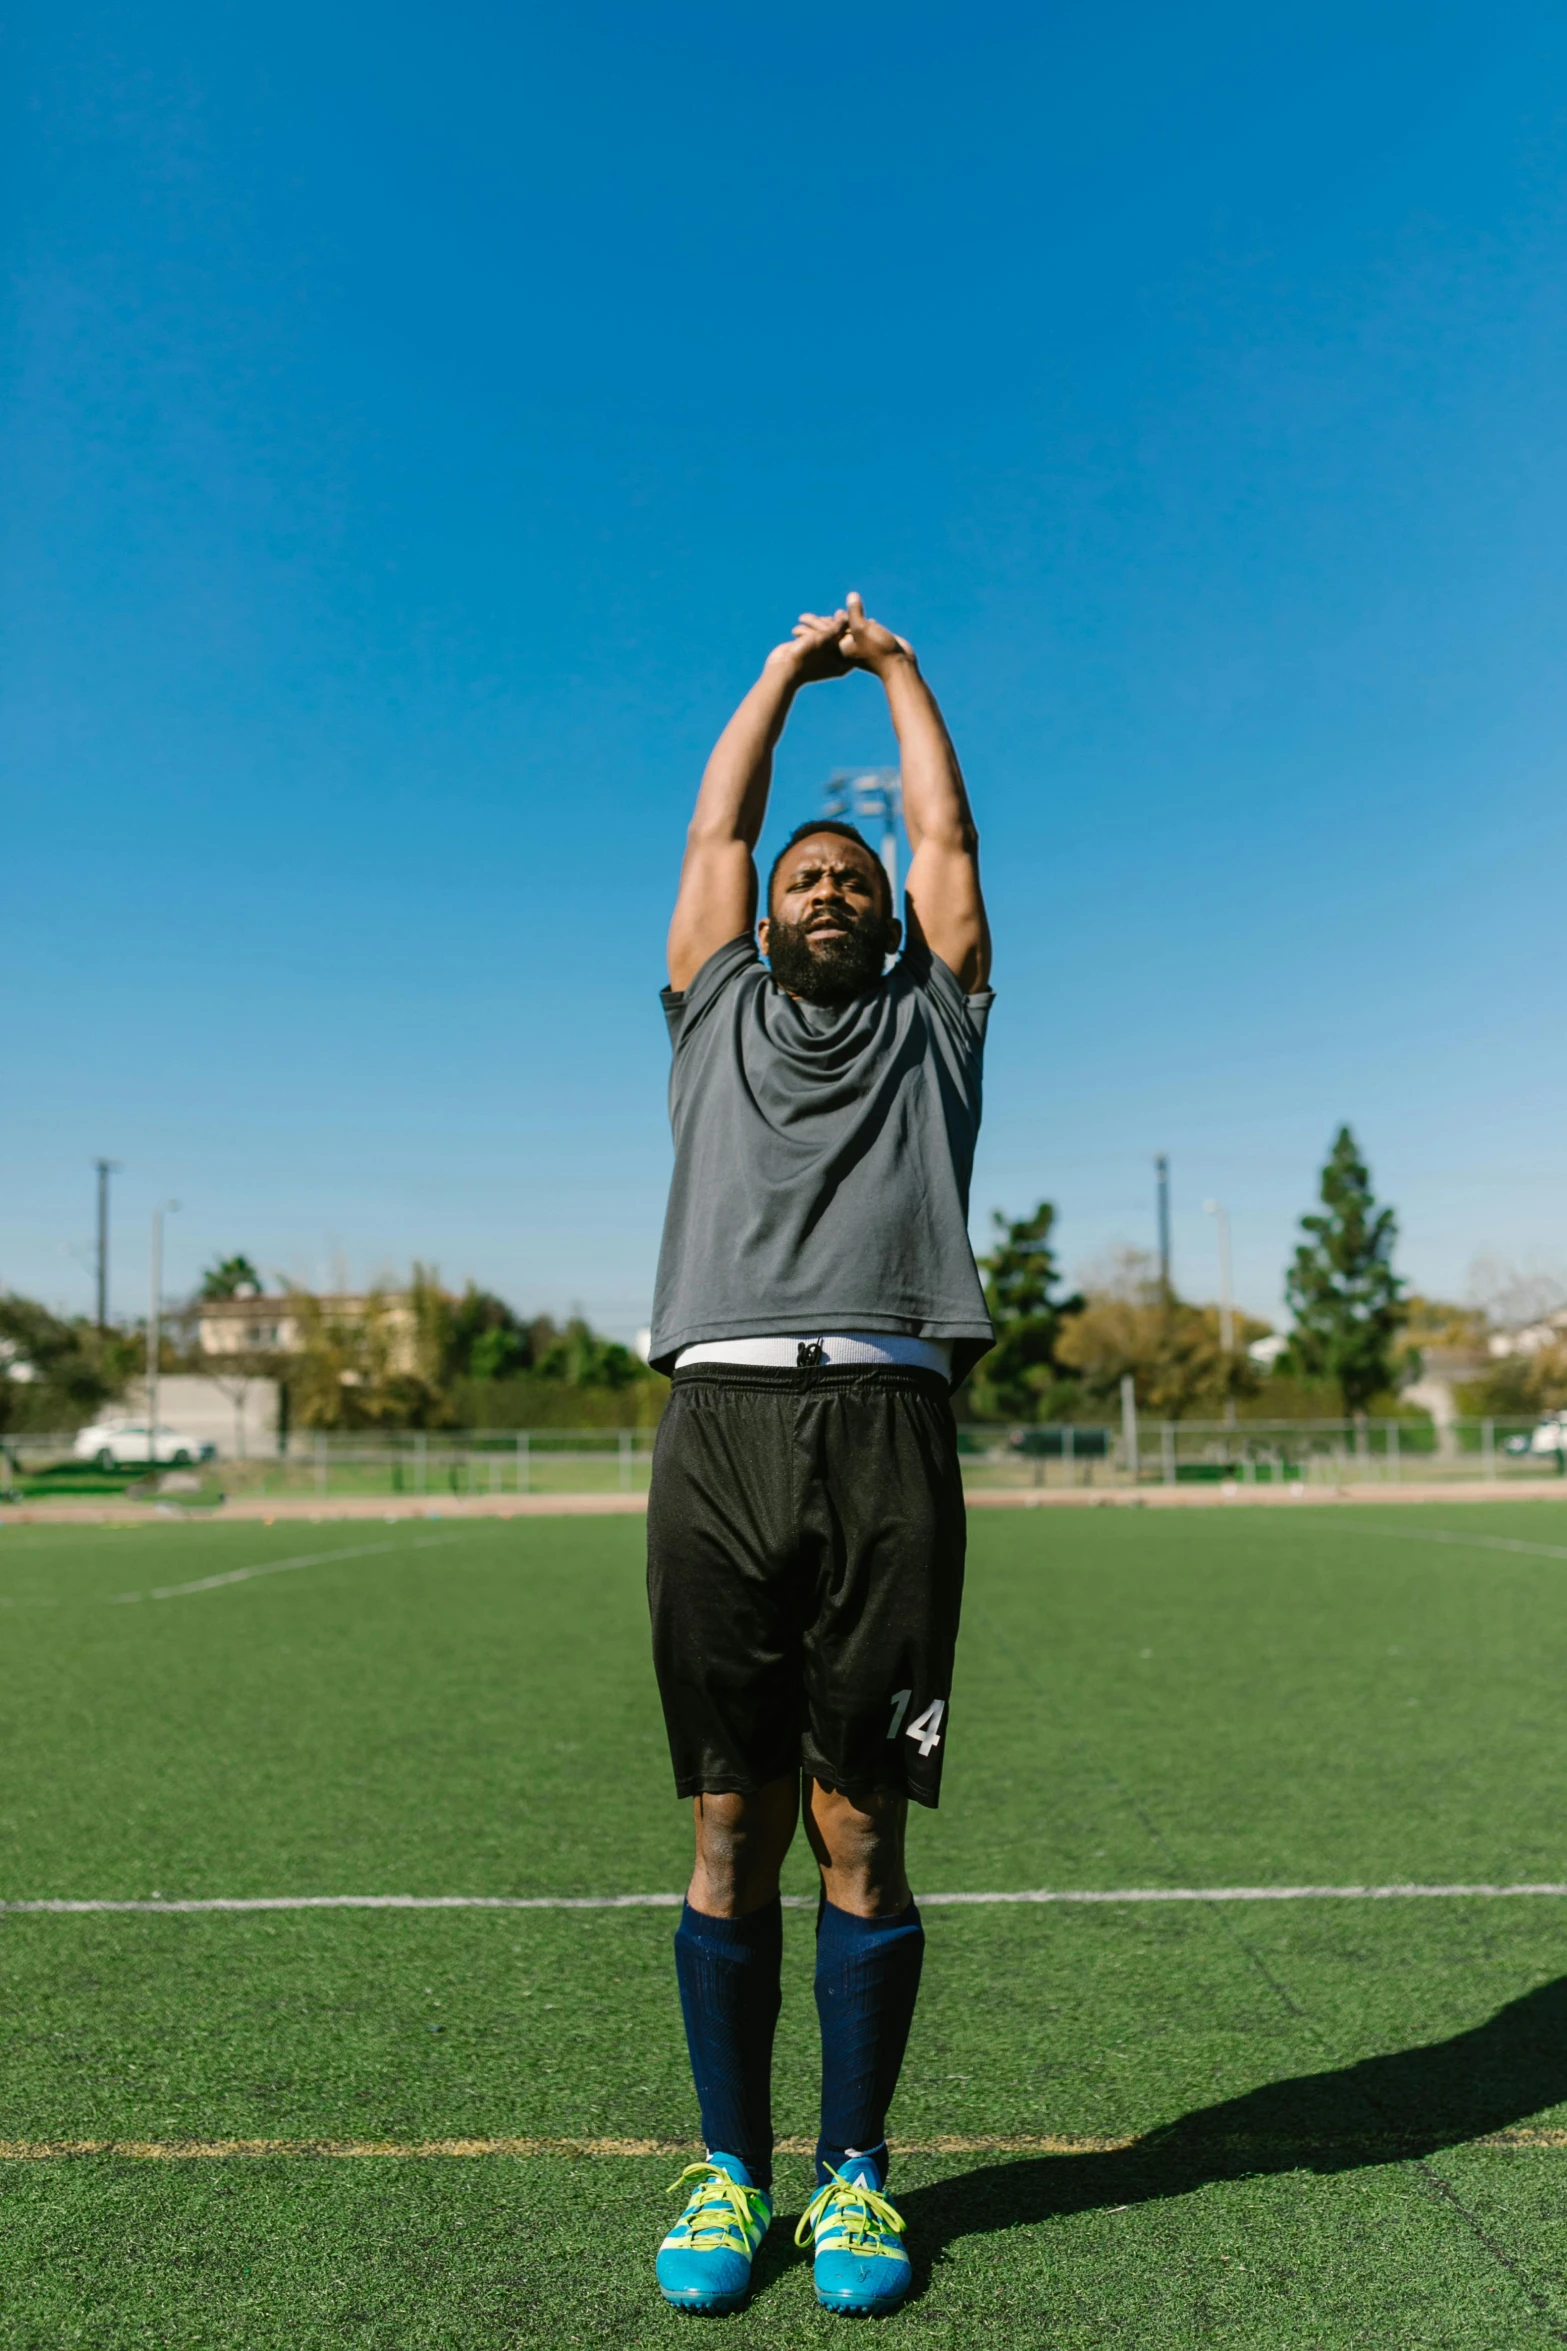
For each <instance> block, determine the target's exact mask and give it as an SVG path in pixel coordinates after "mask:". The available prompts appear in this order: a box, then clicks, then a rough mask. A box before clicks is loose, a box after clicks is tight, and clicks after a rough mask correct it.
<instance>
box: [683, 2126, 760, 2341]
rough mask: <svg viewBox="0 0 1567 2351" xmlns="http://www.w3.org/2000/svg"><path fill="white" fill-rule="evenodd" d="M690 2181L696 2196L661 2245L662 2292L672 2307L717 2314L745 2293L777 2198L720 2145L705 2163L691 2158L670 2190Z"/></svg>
mask: <svg viewBox="0 0 1567 2351" xmlns="http://www.w3.org/2000/svg"><path fill="white" fill-rule="evenodd" d="M687 2180H695V2181H696V2186H695V2187H694V2188H693V2189H692V2191H691V2200H690V2202H689V2203H688V2204H687V2206H686V2208H685V2210H684V2212H682V2214H681V2215H680V2218H679V2219H678V2220H677V2221H676V2223H675V2225H674V2227H673V2228H672V2229H671V2230H670V2232H669V2234H668V2236H667V2237H666V2238H665V2239H664V2242H663V2243H662V2245H660V2247H659V2249H658V2283H659V2291H660V2292H661V2293H662V2295H663V2297H664V2300H665V2301H666V2302H667V2303H669V2305H670V2306H671V2308H672V2309H675V2310H694V2311H697V2312H700V2313H701V2314H702V2315H703V2316H705V2317H710V2318H718V2317H721V2316H722V2314H723V2313H724V2312H725V2311H726V2310H738V2309H739V2307H740V2305H741V2303H742V2302H743V2301H744V2300H745V2298H746V2294H747V2292H748V2291H749V2289H750V2284H751V2262H752V2258H753V2256H754V2255H755V2252H756V2248H757V2246H758V2245H759V2244H760V2243H761V2241H762V2239H763V2238H764V2237H765V2236H766V2234H767V2229H768V2223H769V2222H770V2221H771V2219H772V2217H773V2207H772V2200H771V2198H770V2197H769V2196H768V2194H767V2192H766V2190H765V2189H764V2188H753V2187H752V2185H751V2175H750V2173H749V2172H748V2171H747V2170H746V2168H745V2165H744V2164H743V2163H742V2162H741V2161H740V2158H739V2156H738V2155H720V2154H719V2153H718V2152H717V2151H716V2150H715V2151H714V2153H713V2154H712V2155H710V2156H709V2157H708V2159H707V2161H706V2162H705V2163H688V2164H687V2165H686V2168H685V2170H684V2171H683V2172H682V2173H681V2174H680V2177H679V2179H677V2180H673V2181H671V2183H670V2187H671V2191H673V2190H674V2189H675V2188H683V2187H684V2186H685V2184H686V2182H687Z"/></svg>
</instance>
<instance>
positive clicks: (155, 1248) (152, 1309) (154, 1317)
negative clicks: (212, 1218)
mask: <svg viewBox="0 0 1567 2351" xmlns="http://www.w3.org/2000/svg"><path fill="white" fill-rule="evenodd" d="M178 1208H179V1202H178V1201H177V1200H164V1201H162V1202H160V1204H159V1205H158V1206H157V1207H156V1208H155V1209H154V1210H153V1212H152V1281H151V1286H150V1292H149V1296H148V1300H147V1467H148V1468H149V1469H156V1468H157V1466H158V1340H159V1337H160V1331H159V1320H158V1318H159V1313H160V1311H161V1302H162V1297H163V1219H164V1214H165V1212H168V1213H169V1214H173V1213H175V1212H176V1211H177V1210H178Z"/></svg>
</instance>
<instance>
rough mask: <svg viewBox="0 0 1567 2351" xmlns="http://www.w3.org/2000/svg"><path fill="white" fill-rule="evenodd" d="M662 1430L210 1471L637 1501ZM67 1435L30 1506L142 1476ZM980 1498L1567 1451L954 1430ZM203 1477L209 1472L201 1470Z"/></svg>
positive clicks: (1246, 1428)
mask: <svg viewBox="0 0 1567 2351" xmlns="http://www.w3.org/2000/svg"><path fill="white" fill-rule="evenodd" d="M655 1434H656V1432H655V1431H654V1430H652V1429H640V1428H636V1429H631V1428H627V1429H603V1428H596V1429H554V1428H548V1429H395V1430H392V1429H356V1430H348V1431H341V1430H325V1429H319V1430H318V1429H296V1430H295V1431H293V1432H292V1433H291V1434H290V1436H289V1437H288V1438H287V1439H286V1440H285V1441H284V1443H283V1444H282V1446H281V1447H279V1448H277V1449H275V1450H271V1451H268V1452H266V1453H265V1454H258V1455H252V1456H251V1457H250V1458H248V1459H240V1458H235V1457H233V1456H227V1457H225V1458H224V1459H222V1460H220V1461H216V1462H214V1463H212V1464H211V1465H210V1468H209V1469H208V1470H206V1471H204V1472H203V1474H204V1475H206V1476H207V1477H208V1478H209V1479H216V1481H217V1482H218V1483H219V1484H221V1486H222V1487H223V1489H224V1491H225V1492H226V1493H230V1494H249V1495H262V1496H264V1495H268V1494H277V1495H283V1494H311V1493H314V1494H320V1495H332V1494H336V1495H349V1494H361V1495H367V1496H368V1495H386V1496H395V1495H413V1496H420V1495H422V1496H425V1497H428V1498H430V1499H432V1500H433V1499H435V1498H437V1497H439V1496H441V1495H445V1494H457V1495H462V1494H495V1495H500V1494H549V1493H572V1492H577V1493H581V1492H616V1491H618V1492H621V1493H634V1492H641V1491H643V1490H644V1489H645V1487H646V1485H647V1480H648V1473H649V1469H650V1466H651V1462H652V1457H653V1442H654V1437H655ZM74 1443H75V1432H74V1431H71V1430H64V1431H61V1430H53V1431H50V1430H45V1431H38V1432H35V1431H19V1432H16V1433H14V1434H0V1455H3V1456H4V1457H5V1458H4V1460H3V1461H0V1473H3V1474H0V1485H9V1487H10V1489H11V1490H13V1491H16V1490H23V1491H25V1492H26V1493H27V1495H28V1496H29V1498H44V1497H46V1496H47V1495H49V1494H52V1493H53V1494H59V1495H61V1496H62V1497H64V1496H66V1495H68V1494H73V1493H74V1494H76V1495H81V1494H83V1493H89V1492H95V1491H97V1492H110V1491H116V1490H121V1489H123V1487H124V1486H125V1485H126V1484H127V1483H134V1482H137V1481H139V1480H141V1479H142V1478H144V1477H145V1476H146V1475H147V1472H146V1469H145V1466H144V1465H138V1464H128V1465H124V1466H122V1467H121V1468H120V1469H118V1470H113V1471H111V1470H108V1469H100V1468H99V1467H97V1465H96V1464H95V1463H93V1462H92V1461H78V1460H76V1459H75V1457H74ZM958 1447H959V1452H960V1455H961V1458H962V1463H963V1473H964V1479H965V1483H966V1484H967V1485H969V1486H970V1487H971V1488H973V1489H976V1490H982V1489H985V1488H1004V1487H1038V1488H1045V1487H1057V1486H1095V1485H1098V1486H1104V1487H1107V1488H1110V1487H1131V1486H1145V1485H1169V1486H1174V1485H1188V1484H1224V1483H1227V1482H1231V1481H1233V1482H1234V1483H1235V1484H1237V1485H1247V1486H1252V1485H1302V1484H1304V1485H1343V1484H1346V1483H1356V1482H1364V1481H1367V1480H1369V1481H1373V1482H1376V1483H1382V1484H1389V1485H1399V1484H1412V1483H1416V1482H1419V1483H1430V1482H1432V1481H1433V1480H1435V1481H1439V1482H1440V1481H1446V1480H1453V1481H1459V1480H1464V1479H1497V1480H1510V1479H1518V1478H1526V1477H1541V1476H1551V1475H1561V1476H1563V1477H1567V1451H1564V1450H1559V1449H1557V1448H1555V1447H1554V1446H1551V1447H1546V1448H1544V1449H1542V1437H1541V1434H1540V1428H1539V1424H1538V1423H1537V1422H1536V1421H1535V1420H1533V1419H1516V1420H1508V1419H1485V1420H1463V1421H1457V1422H1453V1423H1450V1424H1448V1425H1447V1426H1445V1427H1441V1428H1439V1427H1437V1426H1436V1425H1435V1424H1434V1423H1433V1422H1430V1421H1425V1420H1420V1421H1415V1420H1392V1419H1387V1420H1382V1419H1366V1420H1361V1421H1355V1420H1316V1421H1298V1420H1297V1421H1260V1420H1247V1421H1238V1422H1235V1423H1228V1422H1223V1421H1197V1420H1149V1419H1147V1418H1145V1417H1143V1416H1141V1415H1139V1416H1138V1418H1137V1420H1136V1421H1135V1422H1134V1423H1129V1424H1123V1425H1122V1426H1121V1427H1119V1428H1116V1427H1111V1426H1107V1425H1098V1426H1094V1425H1084V1424H1081V1423H1076V1422H1066V1421H1055V1422H1046V1423H1036V1424H1032V1425H1012V1426H1001V1425H997V1424H992V1423H987V1422H980V1421H963V1422H960V1423H959V1425H958ZM198 1466H199V1465H198Z"/></svg>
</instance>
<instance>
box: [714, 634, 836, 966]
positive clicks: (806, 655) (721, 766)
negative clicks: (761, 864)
mask: <svg viewBox="0 0 1567 2351" xmlns="http://www.w3.org/2000/svg"><path fill="white" fill-rule="evenodd" d="M847 619H848V615H847V613H846V612H829V613H818V612H802V613H801V615H800V617H799V619H798V621H797V622H796V623H795V627H794V634H793V636H792V637H791V638H790V641H789V643H788V644H787V645H775V646H774V648H773V650H772V652H771V653H769V654H768V656H767V659H766V661H765V662H764V663H763V665H762V674H761V676H760V677H759V678H758V679H757V681H756V683H755V685H754V686H753V687H752V688H751V691H750V692H749V694H747V696H746V698H745V700H744V701H743V702H742V703H741V705H740V707H739V709H738V710H737V711H736V712H735V714H734V716H733V718H732V719H731V720H730V721H729V724H728V725H727V726H726V727H725V729H724V731H723V733H722V734H721V735H720V736H719V738H718V741H717V742H716V743H715V744H714V746H713V755H712V757H711V758H710V759H709V761H708V763H707V768H706V771H705V773H704V774H703V777H702V788H701V790H700V791H699V792H698V793H697V796H696V808H695V811H694V813H693V815H692V818H691V827H690V830H689V832H688V833H687V834H686V854H685V862H684V863H683V865H682V866H681V868H680V890H679V894H678V895H677V897H676V899H675V914H674V920H673V921H672V922H671V924H670V926H669V984H670V986H671V987H672V988H676V989H684V988H688V987H689V986H690V985H691V982H692V981H693V980H694V979H695V978H696V975H697V973H698V972H699V971H700V970H701V968H702V966H703V964H704V963H705V962H706V961H707V959H708V957H709V956H710V955H712V954H714V953H715V952H716V950H717V949H718V948H720V947H722V946H724V945H726V944H727V942H728V941H729V940H730V939H737V938H739V936H740V934H741V932H742V931H748V930H749V929H750V927H751V925H752V923H753V922H754V921H755V919H756V867H755V865H754V864H753V862H752V858H751V852H752V850H753V849H754V848H755V847H756V844H757V842H758V840H759V839H760V837H761V831H762V820H763V818H764V817H765V816H766V814H767V793H768V787H769V786H770V784H771V783H772V780H773V752H774V750H775V748H776V747H777V743H778V738H779V736H780V735H781V734H782V733H783V731H784V721H785V720H786V719H787V718H788V716H789V706H790V704H791V703H792V702H793V700H794V697H795V695H796V694H797V693H798V691H799V689H800V688H801V686H803V685H808V684H809V683H810V682H811V680H812V679H814V678H835V677H842V676H843V675H844V673H845V671H847V670H848V669H849V668H850V667H851V666H852V664H851V662H850V661H849V659H848V657H847V656H846V655H845V654H844V653H843V652H841V651H840V650H839V644H838V640H839V638H840V637H841V636H842V634H843V630H844V625H845V623H846V621H847Z"/></svg>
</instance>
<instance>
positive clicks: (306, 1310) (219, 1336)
mask: <svg viewBox="0 0 1567 2351" xmlns="http://www.w3.org/2000/svg"><path fill="white" fill-rule="evenodd" d="M194 1311H195V1320H196V1345H197V1347H198V1349H199V1350H200V1352H201V1353H202V1354H203V1355H206V1356H211V1357H213V1358H214V1359H215V1362H221V1361H222V1360H223V1359H224V1358H225V1357H227V1358H229V1359H231V1360H232V1359H234V1358H238V1357H247V1356H248V1357H254V1356H257V1355H298V1354H300V1353H302V1351H303V1349H304V1346H305V1342H306V1336H307V1333H308V1331H309V1328H310V1326H311V1324H312V1323H314V1322H315V1321H316V1318H317V1317H318V1316H319V1318H320V1320H321V1322H323V1323H325V1324H327V1325H328V1326H331V1325H334V1324H335V1325H336V1326H337V1328H338V1329H340V1330H341V1329H345V1328H346V1329H348V1330H350V1331H351V1330H353V1329H355V1328H356V1327H357V1326H358V1325H360V1324H362V1323H363V1322H364V1321H365V1320H366V1318H367V1316H369V1315H370V1314H372V1313H374V1314H375V1315H376V1316H377V1317H378V1319H379V1322H380V1328H381V1335H382V1336H383V1338H384V1340H385V1342H386V1347H387V1368H388V1369H389V1370H390V1371H392V1372H393V1373H408V1372H413V1371H416V1370H417V1368H418V1321H417V1316H416V1313H415V1308H414V1302H413V1299H412V1298H411V1297H410V1296H409V1294H408V1292H407V1291H405V1290H372V1291H362V1290H328V1291H325V1292H322V1293H319V1294H318V1293H316V1292H311V1293H310V1294H309V1296H308V1297H306V1296H305V1295H304V1294H303V1293H300V1294H291V1293H287V1292H285V1293H284V1295H283V1296H281V1297H276V1298H267V1297H262V1296H259V1295H256V1294H254V1293H253V1294H252V1295H251V1296H250V1297H238V1298H198V1299H197V1301H196V1305H195V1309H194Z"/></svg>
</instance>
